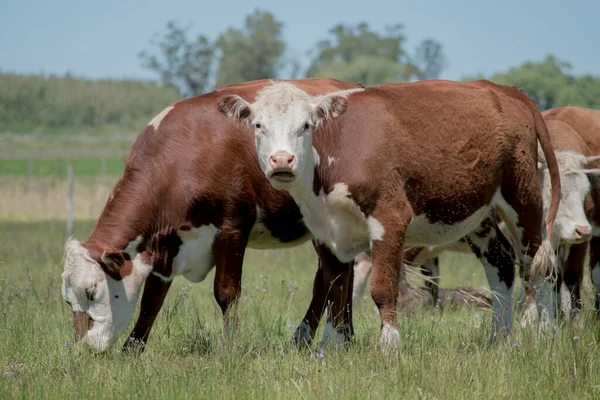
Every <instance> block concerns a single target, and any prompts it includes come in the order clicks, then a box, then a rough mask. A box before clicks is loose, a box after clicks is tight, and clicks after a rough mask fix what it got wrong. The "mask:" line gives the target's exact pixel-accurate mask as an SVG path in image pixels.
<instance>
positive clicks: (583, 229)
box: [575, 225, 592, 240]
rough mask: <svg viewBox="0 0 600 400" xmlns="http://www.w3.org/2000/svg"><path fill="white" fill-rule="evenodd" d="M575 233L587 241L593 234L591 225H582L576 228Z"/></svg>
mask: <svg viewBox="0 0 600 400" xmlns="http://www.w3.org/2000/svg"><path fill="white" fill-rule="evenodd" d="M575 232H576V233H577V235H579V237H580V238H582V239H586V240H587V239H589V237H590V235H591V234H592V227H591V226H589V225H580V226H578V227H576V228H575Z"/></svg>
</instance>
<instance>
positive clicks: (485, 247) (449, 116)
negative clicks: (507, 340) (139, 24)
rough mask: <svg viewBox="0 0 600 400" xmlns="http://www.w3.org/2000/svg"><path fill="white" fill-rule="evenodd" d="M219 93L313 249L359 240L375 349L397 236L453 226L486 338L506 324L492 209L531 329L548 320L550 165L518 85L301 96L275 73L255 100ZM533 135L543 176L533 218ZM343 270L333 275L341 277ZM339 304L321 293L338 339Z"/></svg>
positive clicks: (506, 282) (397, 259) (335, 248)
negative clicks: (485, 320)
mask: <svg viewBox="0 0 600 400" xmlns="http://www.w3.org/2000/svg"><path fill="white" fill-rule="evenodd" d="M218 104H219V109H220V110H221V112H222V113H224V114H225V115H227V116H228V117H230V118H232V119H235V120H238V121H241V122H244V123H247V124H249V125H250V126H252V127H253V129H254V137H255V142H256V146H257V151H258V161H259V165H260V168H261V170H262V172H263V174H264V175H265V176H266V177H267V178H268V180H269V182H270V183H271V184H272V185H273V186H274V187H275V188H277V189H282V190H285V191H287V192H289V193H290V194H291V196H292V197H293V198H294V200H295V201H296V203H297V204H298V205H299V207H300V211H301V213H302V216H303V219H304V222H305V224H306V226H307V227H308V229H309V230H310V232H311V233H312V234H313V236H314V238H315V239H316V241H317V243H319V244H320V245H321V246H322V248H323V249H324V250H323V251H322V252H321V253H320V256H321V259H323V260H332V263H334V262H335V260H337V261H338V262H341V263H344V262H350V261H351V260H353V259H354V257H356V256H357V255H358V254H359V253H361V252H363V251H370V252H371V254H372V262H373V267H372V271H373V272H372V277H371V296H372V297H373V300H374V301H375V304H376V305H377V307H378V309H379V313H380V317H381V331H380V342H381V345H382V346H383V348H385V349H388V348H390V347H393V346H395V345H396V344H397V343H398V341H399V332H398V329H397V315H396V303H397V293H398V285H399V276H400V273H401V270H402V268H401V265H402V252H403V248H404V246H405V245H408V246H441V245H445V244H449V243H453V242H456V241H458V240H460V239H461V238H465V241H466V242H467V243H468V244H469V247H470V248H471V250H472V251H473V253H475V255H476V256H477V257H478V258H479V259H480V260H481V262H482V263H483V265H484V267H485V270H486V275H487V278H488V281H489V283H490V286H491V289H492V291H493V292H494V294H495V295H494V296H493V316H492V333H491V340H492V341H494V340H495V339H496V338H497V337H498V336H504V335H506V334H508V333H509V332H510V331H511V327H512V288H513V282H514V259H515V254H514V253H515V252H514V251H513V248H512V246H511V245H510V243H509V242H508V241H507V240H506V238H504V236H503V235H501V234H500V233H499V232H498V230H497V227H496V224H495V213H496V211H497V212H499V213H500V215H501V216H502V220H503V221H504V223H505V224H506V225H507V228H508V230H509V231H510V232H511V235H512V237H513V238H515V244H516V248H517V251H516V258H517V260H518V262H519V263H520V265H522V266H523V268H524V277H525V279H526V281H528V282H529V284H531V286H532V288H533V290H534V297H535V300H536V306H537V308H538V311H539V312H540V314H541V315H542V317H543V318H542V320H541V321H542V323H541V324H540V329H542V330H546V329H550V328H552V330H554V329H555V328H556V325H555V321H554V312H553V310H552V302H551V301H550V296H551V285H550V282H549V279H548V278H550V277H551V276H553V275H554V269H555V260H554V257H553V256H554V255H553V251H552V247H551V244H550V238H551V237H552V227H553V224H554V219H555V217H556V213H557V210H558V204H559V201H560V191H561V190H560V176H559V171H558V167H557V162H556V158H555V155H554V152H553V151H552V146H551V142H550V138H549V136H548V132H547V129H546V125H545V124H544V121H543V119H542V117H541V115H540V112H539V110H538V109H537V107H536V105H535V103H534V102H533V101H532V100H531V99H530V98H529V97H528V96H527V95H525V94H524V93H522V92H520V91H519V90H517V89H515V88H512V87H507V86H500V85H495V84H493V83H491V82H487V81H477V82H471V83H458V82H449V81H422V82H417V83H411V84H395V85H382V86H377V87H369V88H365V89H357V90H349V91H340V92H335V93H328V94H327V95H319V96H313V95H311V94H309V93H306V91H304V90H302V89H301V88H299V87H297V86H294V85H293V84H291V83H286V82H274V83H273V84H272V85H270V86H267V87H265V88H264V89H262V90H261V91H260V92H259V93H258V95H257V97H256V101H254V102H248V101H247V100H245V99H242V98H240V97H239V96H235V95H226V96H222V97H221V98H220V99H219V100H218ZM538 143H539V144H540V146H541V148H542V151H543V153H544V156H545V158H546V161H547V163H548V166H549V170H550V176H551V181H552V185H551V189H552V199H551V202H550V205H549V210H548V212H547V213H546V218H545V220H544V209H543V202H542V193H541V184H540V180H539V177H538V170H537V148H538ZM326 264H327V265H329V264H330V262H329V261H328V262H325V261H324V265H326ZM324 268H326V267H325V266H324ZM349 278H350V277H349V275H340V277H339V279H341V280H344V281H345V282H346V285H347V286H350V287H351V285H352V283H351V282H350V281H349ZM348 307H351V304H348V303H344V302H342V303H335V302H332V303H331V309H332V312H333V314H334V317H335V318H336V322H337V323H336V326H337V329H336V336H337V338H338V339H339V340H340V341H346V340H349V337H348V335H347V329H346V328H345V324H344V321H343V315H344V310H345V309H346V308H348Z"/></svg>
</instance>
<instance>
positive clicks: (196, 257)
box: [62, 79, 358, 351]
mask: <svg viewBox="0 0 600 400" xmlns="http://www.w3.org/2000/svg"><path fill="white" fill-rule="evenodd" d="M267 83H268V82H267V81H257V82H251V83H247V84H241V85H231V86H227V87H224V88H221V89H218V90H215V91H213V92H211V93H208V94H205V95H202V96H199V97H195V98H191V99H188V100H184V101H180V102H178V103H175V104H173V105H171V106H170V107H167V108H166V109H165V110H164V111H162V112H161V113H160V114H159V115H157V116H156V117H155V118H154V119H153V120H152V121H151V122H150V123H149V124H148V126H146V127H145V128H144V129H143V130H142V132H141V133H140V135H139V136H138V138H137V140H136V141H135V143H134V144H133V146H132V147H131V150H130V152H129V155H128V156H127V158H126V160H125V169H124V172H123V175H122V176H121V178H120V180H119V182H118V183H117V185H116V187H115V188H114V191H113V193H112V194H111V196H110V198H109V199H108V202H107V203H106V205H105V207H104V210H103V211H102V214H101V216H100V217H99V219H98V221H97V223H96V225H95V227H94V230H93V232H92V233H91V235H90V236H89V237H88V239H87V240H86V241H84V242H79V241H76V240H72V239H71V240H69V241H68V242H67V243H66V245H65V257H64V273H63V275H62V296H63V298H64V299H65V300H66V301H67V302H68V303H69V304H70V305H71V308H72V311H73V324H74V328H75V332H76V338H77V340H80V339H85V341H86V342H87V343H88V344H89V345H90V346H91V347H92V348H94V349H96V350H100V351H102V350H106V349H107V348H108V347H109V346H110V345H111V344H112V343H113V342H114V341H115V340H117V339H118V337H119V336H120V335H121V334H122V333H123V332H124V330H125V329H126V328H127V325H128V324H129V322H130V320H131V318H132V317H133V313H134V310H135V307H136V304H137V301H138V297H139V291H140V288H141V286H142V284H143V283H144V282H145V286H144V293H143V296H142V303H141V310H140V315H139V318H138V320H137V323H136V325H135V327H134V328H133V331H132V333H131V335H130V337H129V339H128V341H127V342H126V343H125V348H126V349H127V348H129V347H130V346H131V345H133V344H136V343H142V344H143V343H146V340H147V339H148V335H149V333H150V329H151V328H152V325H153V323H154V320H155V318H156V315H157V314H158V312H159V310H160V308H161V306H162V304H163V301H164V299H165V296H166V294H167V291H168V290H169V287H170V285H171V282H172V280H173V278H174V277H175V276H177V275H183V276H184V277H185V278H186V279H188V280H189V281H191V282H200V281H202V280H203V279H204V278H205V277H206V275H207V274H208V273H209V271H210V270H211V269H212V268H213V267H214V266H216V274H215V282H214V295H215V298H216V300H217V303H218V304H219V306H220V307H221V309H222V311H223V314H224V333H225V334H226V335H227V332H228V330H229V320H230V318H229V315H228V310H229V309H230V305H231V304H232V302H233V301H234V300H235V299H236V298H238V296H239V293H240V288H241V286H240V285H241V282H240V281H241V274H242V261H243V258H244V252H245V249H246V247H251V248H275V247H285V246H293V245H296V244H298V243H301V242H303V241H306V240H310V239H311V236H310V234H309V232H308V231H307V229H306V227H305V226H304V224H303V222H302V215H301V214H300V211H299V210H298V207H297V205H296V204H295V203H294V201H293V200H292V198H291V197H290V196H289V195H288V194H287V193H286V192H284V191H280V190H275V189H274V188H273V187H272V186H271V185H270V184H269V182H268V180H267V179H266V178H265V176H264V174H263V173H262V171H261V170H260V168H259V164H258V159H257V154H256V150H255V145H254V143H253V138H252V131H251V130H250V129H249V128H248V127H245V126H241V125H240V124H238V123H236V122H234V121H231V120H230V119H228V118H226V117H225V116H223V115H222V114H221V113H220V112H219V111H218V109H217V99H218V98H220V97H221V96H223V95H227V94H229V95H231V94H235V95H238V96H241V97H242V98H245V99H247V100H249V101H252V100H253V99H254V96H255V94H256V92H257V90H258V89H260V88H262V87H263V86H265V85H266V84H267ZM296 84H297V85H299V87H302V88H303V89H304V90H306V91H308V92H310V93H313V94H319V93H326V92H331V91H335V90H340V89H347V88H353V87H358V85H355V84H351V83H344V82H341V81H337V80H332V79H306V80H300V81H297V82H296ZM337 264H338V265H337V267H338V268H341V266H340V265H339V263H337ZM335 268H336V265H333V266H330V267H328V268H326V269H319V270H318V271H317V274H316V276H315V286H314V298H313V301H312V303H311V305H310V308H309V310H308V311H307V313H306V316H305V318H304V320H303V322H302V323H301V325H300V327H299V329H298V331H297V332H296V334H295V336H294V337H295V339H296V340H297V341H300V340H302V341H303V342H309V341H310V339H311V338H312V335H313V334H314V332H315V331H316V328H317V325H318V322H319V319H320V317H321V316H322V311H323V309H324V306H325V304H326V300H327V297H328V296H329V293H333V294H339V295H345V296H349V295H348V294H347V293H348V287H347V286H346V285H345V284H343V285H342V284H341V283H340V282H336V281H335V278H336V276H334V275H332V274H331V271H332V270H335ZM350 290H351V288H350ZM346 318H347V320H348V321H350V322H351V320H350V318H351V310H348V312H347V317H346ZM330 325H331V324H330ZM350 327H351V323H350Z"/></svg>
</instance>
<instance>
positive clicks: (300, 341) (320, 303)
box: [292, 241, 327, 346]
mask: <svg viewBox="0 0 600 400" xmlns="http://www.w3.org/2000/svg"><path fill="white" fill-rule="evenodd" d="M313 245H314V246H315V250H316V244H315V242H314V241H313ZM326 299H327V292H326V291H325V283H324V277H323V263H322V262H321V258H320V257H319V258H318V268H317V272H316V274H315V279H314V282H313V295H312V300H311V302H310V306H309V307H308V310H307V311H306V314H305V315H304V318H303V319H302V322H301V323H300V325H299V326H298V328H297V329H296V331H295V332H294V335H293V336H292V342H293V343H294V344H295V345H296V346H306V345H309V344H310V342H311V341H312V339H313V337H314V334H315V332H316V330H317V327H318V326H319V321H320V320H321V317H322V316H323V312H324V311H325V307H326V304H325V302H326Z"/></svg>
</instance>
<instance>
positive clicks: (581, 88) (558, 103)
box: [463, 55, 600, 110]
mask: <svg viewBox="0 0 600 400" xmlns="http://www.w3.org/2000/svg"><path fill="white" fill-rule="evenodd" d="M571 68H572V67H571V64H570V63H568V62H566V61H562V60H559V59H558V58H556V57H555V56H553V55H548V56H546V58H545V59H544V60H543V61H541V62H534V61H526V62H525V63H523V64H522V65H520V66H519V67H513V68H510V69H509V70H508V71H507V72H505V73H498V74H495V75H493V76H491V77H489V78H488V79H489V80H491V81H492V82H495V83H499V84H503V85H511V86H516V87H518V88H520V89H522V90H523V91H525V92H526V93H527V94H528V95H529V96H530V97H531V98H532V99H533V100H534V101H535V102H536V103H537V105H538V107H540V109H542V110H548V109H550V108H555V107H562V106H566V105H578V106H581V107H588V108H598V109H600V77H597V76H592V75H583V76H579V77H577V76H574V75H573V74H572V73H571ZM482 78H484V77H483V76H482V75H478V76H474V77H466V78H464V79H463V80H475V79H482Z"/></svg>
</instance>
